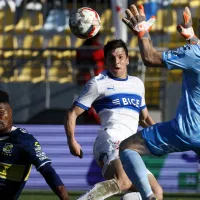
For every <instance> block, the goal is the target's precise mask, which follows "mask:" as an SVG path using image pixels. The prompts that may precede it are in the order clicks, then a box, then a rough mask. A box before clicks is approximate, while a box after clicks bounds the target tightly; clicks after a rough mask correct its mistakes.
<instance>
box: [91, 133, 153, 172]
mask: <svg viewBox="0 0 200 200" xmlns="http://www.w3.org/2000/svg"><path fill="white" fill-rule="evenodd" d="M126 138H127V136H125V135H123V133H122V132H121V131H119V130H117V129H104V130H100V131H99V134H98V136H97V138H96V140H95V142H94V147H93V153H94V158H95V160H96V162H97V163H98V165H99V166H100V167H101V168H102V174H103V175H104V173H105V171H106V169H107V167H108V165H109V163H110V162H111V161H113V160H116V159H119V144H120V143H121V141H123V140H124V139H126ZM147 173H148V174H152V173H151V172H150V171H149V170H148V169H147Z"/></svg>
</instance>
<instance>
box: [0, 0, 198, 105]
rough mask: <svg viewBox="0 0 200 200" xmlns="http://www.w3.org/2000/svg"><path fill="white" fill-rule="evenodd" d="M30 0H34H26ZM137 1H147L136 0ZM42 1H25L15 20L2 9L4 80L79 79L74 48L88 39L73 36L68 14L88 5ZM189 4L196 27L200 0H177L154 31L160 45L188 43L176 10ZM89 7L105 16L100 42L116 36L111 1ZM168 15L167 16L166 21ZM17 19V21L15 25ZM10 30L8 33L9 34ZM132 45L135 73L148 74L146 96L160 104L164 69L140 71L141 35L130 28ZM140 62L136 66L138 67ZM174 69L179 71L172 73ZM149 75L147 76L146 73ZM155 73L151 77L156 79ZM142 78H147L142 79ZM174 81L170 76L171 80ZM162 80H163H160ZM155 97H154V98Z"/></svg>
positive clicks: (0, 39)
mask: <svg viewBox="0 0 200 200" xmlns="http://www.w3.org/2000/svg"><path fill="white" fill-rule="evenodd" d="M24 2H28V3H29V2H30V1H24ZM137 3H138V5H139V4H142V3H143V1H137ZM48 4H49V2H48V3H47V2H46V3H43V4H41V8H40V9H35V8H34V6H32V7H31V6H30V3H29V6H27V5H26V3H25V4H24V5H22V12H21V15H20V16H21V17H20V19H19V20H18V21H17V20H16V11H13V10H12V9H10V8H9V6H4V7H2V8H1V9H0V20H2V22H3V23H1V24H0V33H1V34H0V57H1V61H0V67H1V68H0V69H1V70H0V74H1V82H5V83H9V82H30V83H32V84H34V83H38V82H41V81H46V80H48V81H50V82H54V83H58V84H62V83H73V80H76V77H75V74H76V73H75V71H74V70H75V69H76V60H75V59H76V49H77V48H79V47H80V46H82V44H83V42H84V41H85V40H83V39H80V38H77V37H75V36H74V35H73V34H72V33H71V32H70V30H69V26H68V18H69V15H70V14H71V12H73V11H74V10H75V9H76V8H78V7H82V6H84V5H85V4H84V2H83V1H80V2H76V1H69V2H68V3H66V1H60V3H59V6H58V5H57V4H56V3H55V2H53V1H52V2H51V3H50V4H51V6H50V7H49V5H48ZM185 5H189V6H191V7H192V9H193V11H194V12H193V15H194V26H195V29H197V25H198V18H197V16H198V10H199V7H200V3H199V1H197V0H191V1H187V0H184V1H180V2H179V1H177V0H174V1H173V2H172V4H171V5H170V6H168V7H163V8H160V9H159V10H158V12H157V15H156V17H157V20H156V23H155V24H154V26H153V28H152V30H151V31H152V32H151V36H152V38H153V41H154V42H155V45H157V46H158V47H168V48H175V47H177V46H180V45H182V44H184V43H185V41H184V40H183V39H182V38H181V37H180V36H179V35H178V34H177V33H176V24H177V21H178V20H179V21H180V19H178V16H177V13H176V11H178V12H180V11H181V9H183V8H184V6H185ZM88 6H91V7H93V8H95V9H96V10H97V12H98V13H99V14H100V17H101V23H102V26H101V29H100V32H101V41H102V44H105V43H106V42H107V41H108V40H110V39H113V38H114V31H115V28H114V27H113V22H112V17H113V16H112V15H113V13H112V10H111V8H110V5H109V2H107V1H102V3H101V4H99V3H98V2H93V1H88ZM166 18H167V20H166ZM15 23H16V24H15ZM5 33H6V34H5ZM128 44H129V49H130V53H129V55H130V60H131V63H130V66H129V72H130V73H131V74H133V73H136V71H138V73H137V74H140V75H141V77H144V76H145V81H147V82H148V83H146V84H147V89H146V96H147V98H148V99H149V100H147V102H148V104H149V105H153V106H157V108H159V107H160V105H159V101H160V95H159V94H160V91H161V90H162V87H160V86H161V85H162V80H161V79H160V78H159V76H161V73H160V72H149V71H148V70H147V71H145V70H141V66H139V65H140V64H139V62H140V61H139V56H138V52H137V39H136V37H135V36H132V33H131V32H130V31H129V32H128ZM137 65H138V66H137ZM172 73H175V76H176V72H172ZM148 77H149V78H148ZM152 77H153V78H152ZM142 79H143V78H142ZM169 80H171V79H169ZM158 82H159V83H158ZM151 87H154V90H156V91H155V95H154V96H152V95H153V94H151V91H150V88H151ZM152 98H154V101H153V100H152Z"/></svg>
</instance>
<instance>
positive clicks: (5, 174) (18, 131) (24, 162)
mask: <svg viewBox="0 0 200 200" xmlns="http://www.w3.org/2000/svg"><path fill="white" fill-rule="evenodd" d="M49 162H51V160H50V159H49V158H48V157H47V156H46V154H45V153H44V152H43V151H42V148H41V146H40V144H39V142H38V141H37V140H36V139H35V138H34V137H33V135H31V134H30V133H28V132H27V131H26V130H25V129H22V128H18V127H14V126H13V127H12V130H11V135H10V136H9V137H8V136H5V137H0V199H2V200H4V199H5V200H15V199H18V197H19V195H20V193H21V191H22V189H23V188H24V185H25V183H26V181H27V179H28V177H29V174H30V171H31V165H32V164H33V165H35V167H36V169H37V170H39V168H40V167H41V166H44V165H45V164H46V163H49Z"/></svg>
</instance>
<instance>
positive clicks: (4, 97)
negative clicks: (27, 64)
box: [0, 89, 10, 104]
mask: <svg viewBox="0 0 200 200" xmlns="http://www.w3.org/2000/svg"><path fill="white" fill-rule="evenodd" d="M0 103H8V104H10V101H9V95H8V93H7V92H5V91H3V90H1V89H0Z"/></svg>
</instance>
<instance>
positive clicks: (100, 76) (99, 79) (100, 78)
mask: <svg viewBox="0 0 200 200" xmlns="http://www.w3.org/2000/svg"><path fill="white" fill-rule="evenodd" d="M107 77H108V75H107V70H104V71H103V72H101V73H100V74H98V75H97V76H95V77H94V79H95V81H96V82H97V83H99V82H102V81H104V80H106V79H107Z"/></svg>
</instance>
